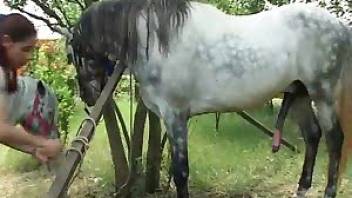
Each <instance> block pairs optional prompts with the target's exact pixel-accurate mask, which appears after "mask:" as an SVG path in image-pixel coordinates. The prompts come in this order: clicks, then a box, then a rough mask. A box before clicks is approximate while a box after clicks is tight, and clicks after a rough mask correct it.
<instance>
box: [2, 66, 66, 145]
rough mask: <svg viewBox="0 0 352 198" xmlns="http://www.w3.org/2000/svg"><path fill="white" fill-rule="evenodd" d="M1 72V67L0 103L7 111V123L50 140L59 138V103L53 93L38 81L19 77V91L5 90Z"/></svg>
mask: <svg viewBox="0 0 352 198" xmlns="http://www.w3.org/2000/svg"><path fill="white" fill-rule="evenodd" d="M5 88H6V83H5V78H4V72H3V70H2V68H1V67H0V103H2V106H3V107H4V108H6V109H5V111H6V112H7V116H8V119H9V120H8V121H9V122H10V123H12V124H14V125H16V124H20V125H22V126H23V127H24V128H25V129H26V130H27V131H28V132H29V133H32V134H34V135H42V136H45V137H48V138H51V139H55V138H58V137H59V133H58V130H57V129H58V127H57V124H58V118H57V117H58V115H57V114H58V102H57V99H56V97H55V94H54V92H53V91H52V90H51V89H50V88H49V87H48V86H47V85H45V84H44V83H42V82H41V81H40V80H37V79H34V78H31V77H28V76H25V77H18V90H17V91H16V92H14V93H12V94H9V93H8V92H7V91H6V89H5Z"/></svg>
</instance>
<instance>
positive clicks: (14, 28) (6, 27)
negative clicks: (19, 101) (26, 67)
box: [0, 13, 37, 93]
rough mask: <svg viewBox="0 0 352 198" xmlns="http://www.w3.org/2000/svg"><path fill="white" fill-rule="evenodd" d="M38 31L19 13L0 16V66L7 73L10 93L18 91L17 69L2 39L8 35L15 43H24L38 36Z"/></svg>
mask: <svg viewBox="0 0 352 198" xmlns="http://www.w3.org/2000/svg"><path fill="white" fill-rule="evenodd" d="M36 34H37V31H36V30H35V27H34V25H33V23H32V22H30V21H29V20H28V19H27V18H26V17H25V16H23V15H21V14H17V13H13V14H8V15H0V66H1V67H2V69H3V71H4V73H5V82H6V88H7V91H8V92H9V93H11V92H14V91H16V90H17V71H16V70H17V69H16V68H12V67H11V66H10V63H9V60H8V55H7V52H6V49H5V47H4V46H3V45H2V38H3V36H4V35H8V36H9V37H10V38H11V40H12V41H13V42H22V41H25V40H26V39H28V38H30V37H32V36H36Z"/></svg>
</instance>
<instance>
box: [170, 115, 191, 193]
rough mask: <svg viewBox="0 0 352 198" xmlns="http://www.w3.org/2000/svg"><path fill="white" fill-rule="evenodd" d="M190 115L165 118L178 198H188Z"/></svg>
mask: <svg viewBox="0 0 352 198" xmlns="http://www.w3.org/2000/svg"><path fill="white" fill-rule="evenodd" d="M188 118H189V115H188V113H178V114H177V113H171V114H168V115H166V117H165V119H164V120H165V125H166V127H167V132H168V135H169V139H170V144H171V147H172V169H173V177H174V182H175V185H176V189H177V197H178V198H188V197H189V192H188V174H189V168H188V148H187V142H188V130H187V120H188Z"/></svg>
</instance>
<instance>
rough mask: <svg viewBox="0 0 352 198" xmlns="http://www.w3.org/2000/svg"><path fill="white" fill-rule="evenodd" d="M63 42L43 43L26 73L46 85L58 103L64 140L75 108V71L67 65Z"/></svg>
mask: <svg viewBox="0 0 352 198" xmlns="http://www.w3.org/2000/svg"><path fill="white" fill-rule="evenodd" d="M63 48H64V45H63V42H60V41H55V42H51V43H44V44H42V45H41V47H40V48H38V49H37V50H36V52H35V53H34V58H33V60H32V61H31V62H30V64H29V65H28V67H27V68H26V72H27V73H28V74H29V75H31V76H33V77H35V78H37V79H41V80H43V81H44V82H45V83H47V84H48V85H49V86H50V87H51V88H52V89H53V90H54V92H55V94H56V96H57V98H58V101H59V122H60V123H59V124H60V132H61V134H62V135H63V138H64V140H65V138H66V136H67V133H68V132H69V120H70V119H71V117H72V115H73V113H74V112H73V109H74V107H75V95H74V93H75V92H74V90H75V79H74V75H75V70H74V67H73V66H71V65H67V60H66V54H65V53H64V50H63Z"/></svg>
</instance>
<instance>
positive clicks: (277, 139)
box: [272, 92, 295, 153]
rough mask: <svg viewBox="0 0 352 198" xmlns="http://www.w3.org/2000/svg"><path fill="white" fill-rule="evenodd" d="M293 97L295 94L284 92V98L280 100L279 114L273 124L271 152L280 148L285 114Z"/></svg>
mask: <svg viewBox="0 0 352 198" xmlns="http://www.w3.org/2000/svg"><path fill="white" fill-rule="evenodd" d="M294 99H295V94H293V93H290V92H284V99H283V100H282V103H281V107H280V110H279V114H278V116H277V120H276V125H275V128H276V131H275V133H274V136H273V144H272V152H273V153H276V152H277V151H279V149H280V145H281V137H282V132H283V127H284V123H285V119H286V115H287V113H288V110H289V108H290V107H291V105H292V102H293V101H294Z"/></svg>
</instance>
